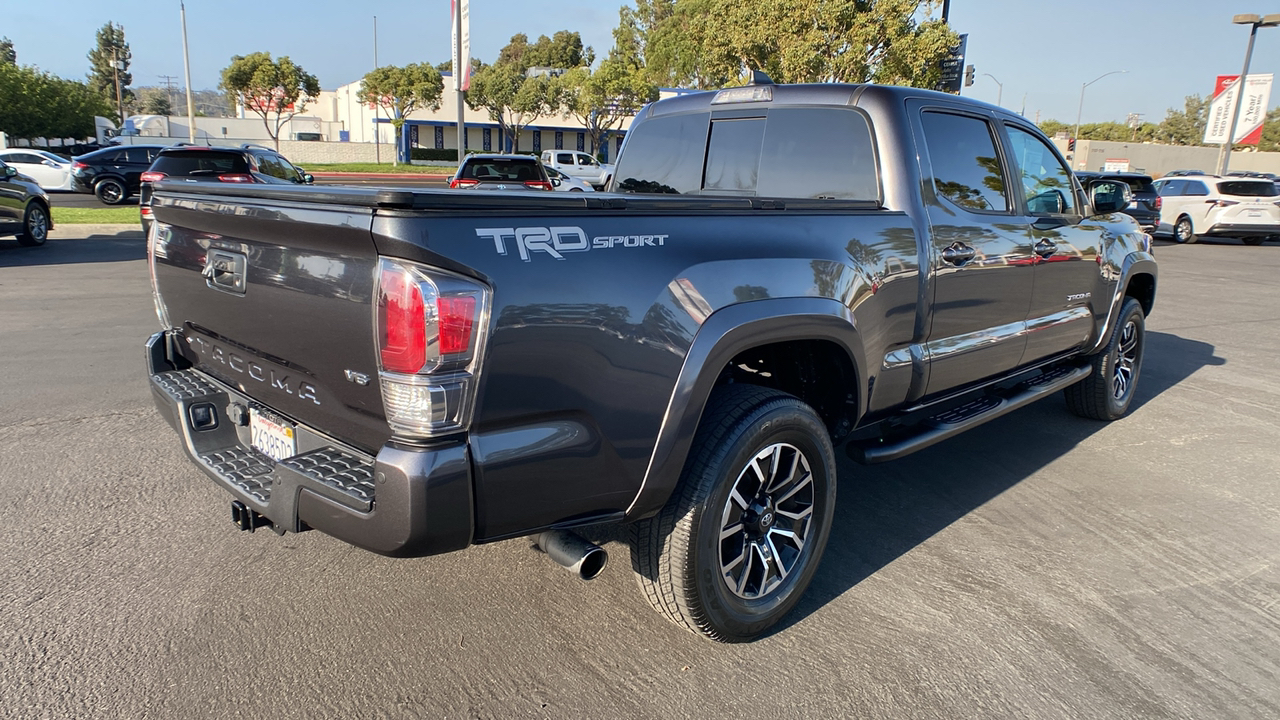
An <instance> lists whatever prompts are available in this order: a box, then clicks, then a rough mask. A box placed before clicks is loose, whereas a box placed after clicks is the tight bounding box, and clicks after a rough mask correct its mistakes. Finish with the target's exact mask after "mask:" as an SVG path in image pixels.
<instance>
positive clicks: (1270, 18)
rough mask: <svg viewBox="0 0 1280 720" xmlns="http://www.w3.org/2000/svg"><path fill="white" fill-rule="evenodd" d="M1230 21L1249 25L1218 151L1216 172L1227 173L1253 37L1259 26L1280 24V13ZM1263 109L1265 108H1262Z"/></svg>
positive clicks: (1235, 18)
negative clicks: (1228, 118) (1228, 120)
mask: <svg viewBox="0 0 1280 720" xmlns="http://www.w3.org/2000/svg"><path fill="white" fill-rule="evenodd" d="M1231 22H1233V23H1235V24H1236V25H1249V26H1251V27H1250V28H1249V45H1248V47H1247V48H1246V49H1245V51H1244V69H1243V70H1241V71H1240V79H1239V80H1237V81H1236V106H1235V108H1234V109H1232V111H1231V123H1230V124H1229V125H1228V127H1227V139H1226V142H1224V143H1222V149H1221V150H1219V151H1218V174H1219V175H1226V174H1227V163H1228V161H1229V160H1231V143H1232V142H1233V141H1234V140H1235V137H1236V120H1237V119H1238V118H1239V117H1240V108H1241V107H1243V106H1244V90H1245V85H1246V84H1247V82H1248V80H1249V59H1250V58H1251V57H1252V56H1253V38H1254V37H1255V36H1257V34H1258V28H1260V27H1275V26H1277V25H1280V13H1272V14H1270V15H1266V16H1259V15H1236V16H1235V17H1233V18H1231ZM1264 110H1265V108H1264Z"/></svg>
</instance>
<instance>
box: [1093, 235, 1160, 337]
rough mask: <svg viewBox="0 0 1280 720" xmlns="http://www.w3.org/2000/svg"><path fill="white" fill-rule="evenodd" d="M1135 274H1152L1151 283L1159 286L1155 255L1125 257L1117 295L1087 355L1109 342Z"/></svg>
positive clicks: (1138, 254)
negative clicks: (1108, 338) (1108, 339)
mask: <svg viewBox="0 0 1280 720" xmlns="http://www.w3.org/2000/svg"><path fill="white" fill-rule="evenodd" d="M1134 275H1150V276H1151V284H1152V287H1153V293H1154V289H1155V288H1157V287H1158V286H1159V281H1160V273H1159V267H1158V266H1157V264H1156V259H1155V256H1153V255H1152V254H1151V253H1149V252H1141V251H1139V252H1131V253H1129V254H1128V255H1126V256H1125V258H1124V264H1123V265H1122V267H1121V271H1120V281H1119V282H1117V283H1116V292H1115V296H1114V297H1112V298H1111V310H1110V311H1109V312H1108V313H1107V320H1106V322H1105V323H1103V325H1102V327H1100V328H1098V336H1097V338H1096V339H1095V340H1094V343H1093V345H1092V347H1090V348H1089V350H1088V351H1087V352H1085V354H1086V355H1092V354H1094V353H1096V352H1098V350H1100V349H1101V348H1102V346H1103V345H1106V344H1107V337H1108V336H1109V335H1110V334H1111V327H1112V326H1113V325H1114V324H1115V323H1116V322H1117V320H1118V319H1119V317H1120V308H1121V306H1123V305H1124V298H1125V295H1126V293H1127V292H1128V290H1129V283H1130V281H1132V280H1133V276H1134ZM1151 303H1152V306H1153V307H1154V305H1155V298H1154V297H1153V298H1152V301H1151Z"/></svg>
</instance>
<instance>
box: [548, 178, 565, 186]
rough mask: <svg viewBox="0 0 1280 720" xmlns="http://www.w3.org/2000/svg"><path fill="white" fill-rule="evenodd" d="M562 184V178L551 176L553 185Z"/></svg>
mask: <svg viewBox="0 0 1280 720" xmlns="http://www.w3.org/2000/svg"><path fill="white" fill-rule="evenodd" d="M562 184H563V183H562V182H561V180H560V178H551V187H560V186H561V185H562Z"/></svg>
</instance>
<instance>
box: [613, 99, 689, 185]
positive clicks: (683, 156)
mask: <svg viewBox="0 0 1280 720" xmlns="http://www.w3.org/2000/svg"><path fill="white" fill-rule="evenodd" d="M710 125H711V114H710V113H706V112H702V113H689V114H685V115H667V116H664V117H657V118H652V119H648V120H644V121H643V122H640V123H639V124H638V125H637V126H636V128H635V129H634V130H632V131H631V132H630V133H628V134H627V146H626V149H625V151H624V152H623V153H622V157H620V158H618V169H617V172H616V173H615V174H614V177H615V178H616V181H615V182H616V183H617V189H618V190H620V191H621V192H633V193H696V192H698V190H699V189H701V187H702V159H703V158H704V157H706V150H707V132H708V130H709V129H710Z"/></svg>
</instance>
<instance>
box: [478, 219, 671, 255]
mask: <svg viewBox="0 0 1280 720" xmlns="http://www.w3.org/2000/svg"><path fill="white" fill-rule="evenodd" d="M476 235H477V236H479V237H482V238H491V239H492V240H493V245H494V247H495V248H496V249H497V251H498V254H499V255H506V254H507V247H508V243H515V246H516V250H518V251H519V253H520V259H521V260H523V261H525V262H529V261H530V260H532V255H533V253H535V252H544V253H546V254H548V255H550V256H551V257H553V258H555V259H557V260H563V259H564V254H563V253H576V252H586V251H588V250H592V249H595V250H607V249H609V248H615V247H629V248H635V247H662V246H663V245H664V244H665V242H666V239H667V238H668V237H670V236H669V235H600V236H598V237H594V238H591V239H590V240H587V234H586V233H585V232H583V231H582V228H580V227H551V228H546V227H522V228H477V229H476Z"/></svg>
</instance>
